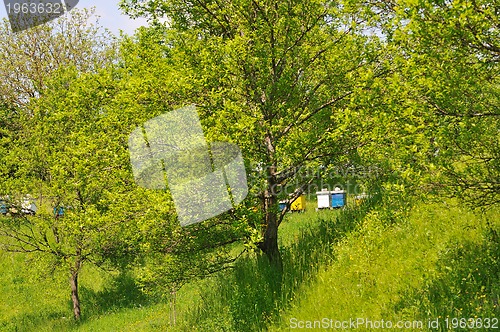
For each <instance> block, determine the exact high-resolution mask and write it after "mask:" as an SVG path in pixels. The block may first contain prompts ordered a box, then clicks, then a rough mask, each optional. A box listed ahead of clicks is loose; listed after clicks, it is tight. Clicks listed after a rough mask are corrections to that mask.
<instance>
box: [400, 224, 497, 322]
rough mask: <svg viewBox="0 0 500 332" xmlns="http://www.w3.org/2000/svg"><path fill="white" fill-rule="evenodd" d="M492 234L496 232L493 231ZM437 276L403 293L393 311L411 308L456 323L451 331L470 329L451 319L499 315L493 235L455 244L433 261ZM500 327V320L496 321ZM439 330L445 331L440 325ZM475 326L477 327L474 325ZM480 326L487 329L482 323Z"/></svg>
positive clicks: (495, 249)
mask: <svg viewBox="0 0 500 332" xmlns="http://www.w3.org/2000/svg"><path fill="white" fill-rule="evenodd" d="M494 234H496V232H495V233H494ZM437 271H438V276H437V278H435V279H434V280H429V282H428V284H427V285H426V286H425V287H424V288H423V289H420V290H418V291H415V292H413V293H411V294H406V296H405V297H404V298H403V299H402V301H401V302H400V303H398V304H397V305H396V307H395V311H402V310H404V309H406V308H411V307H413V308H415V309H416V311H417V314H418V315H419V316H420V318H421V319H422V320H427V319H436V318H437V317H441V318H442V319H443V320H444V319H445V318H446V317H449V319H450V321H449V324H452V323H457V324H458V325H457V326H451V325H450V328H451V327H453V330H454V331H455V330H456V331H466V330H470V329H471V328H472V329H474V328H473V327H469V328H462V327H460V324H459V323H460V322H459V321H457V322H453V321H452V318H456V317H458V318H462V317H466V318H469V317H471V318H474V317H477V318H481V319H482V320H483V322H482V323H483V324H485V323H486V322H485V321H484V319H485V318H489V319H492V318H494V317H497V319H498V317H499V315H500V303H499V301H500V242H499V241H498V237H497V236H496V235H494V236H491V234H488V235H487V236H486V237H485V239H484V241H483V242H482V243H480V244H478V243H473V242H465V243H457V244H455V245H454V248H452V249H451V250H450V251H449V252H448V253H446V254H445V255H444V256H443V257H441V258H440V260H439V261H438V263H437ZM496 324H497V326H498V327H500V322H497V323H496ZM441 325H442V326H441ZM441 325H440V329H439V331H447V330H448V329H446V328H445V325H444V324H441ZM476 328H479V327H476ZM483 329H486V330H488V328H486V326H485V325H483Z"/></svg>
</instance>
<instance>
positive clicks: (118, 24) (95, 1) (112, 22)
mask: <svg viewBox="0 0 500 332" xmlns="http://www.w3.org/2000/svg"><path fill="white" fill-rule="evenodd" d="M0 2H2V4H1V5H0V17H1V18H5V17H7V13H6V10H5V6H4V5H3V1H0ZM118 2H119V0H80V2H79V3H78V7H79V8H90V7H95V9H96V14H97V15H99V16H100V19H99V22H100V24H101V25H102V26H103V27H105V28H108V29H110V30H111V31H112V32H113V33H114V34H118V32H119V30H123V31H124V32H125V33H127V34H132V33H133V32H134V30H135V29H136V28H138V27H140V26H142V25H147V22H146V20H145V19H136V20H132V19H130V18H129V17H128V16H126V15H123V14H122V13H121V12H120V10H119V9H118Z"/></svg>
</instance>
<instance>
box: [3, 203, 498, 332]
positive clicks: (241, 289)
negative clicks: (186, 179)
mask: <svg viewBox="0 0 500 332" xmlns="http://www.w3.org/2000/svg"><path fill="white" fill-rule="evenodd" d="M406 203H407V202H405V201H403V200H397V199H395V198H394V197H391V200H390V201H388V200H386V199H384V198H383V197H381V196H374V197H372V198H371V199H370V200H369V201H366V202H365V203H364V204H363V205H361V206H357V207H354V206H350V207H349V208H347V209H344V210H335V211H318V212H315V211H314V209H313V208H312V204H309V206H308V211H306V212H305V213H297V214H289V215H288V216H287V218H286V219H285V221H284V223H283V225H282V226H281V227H280V241H281V242H280V249H281V252H282V256H283V262H284V275H283V279H281V278H278V276H277V275H276V274H275V272H274V270H273V269H271V268H270V267H269V264H268V262H267V259H266V257H264V256H262V255H260V254H258V253H248V254H247V255H246V256H244V257H242V258H241V259H240V260H238V261H237V262H236V265H235V267H234V269H231V270H226V271H222V272H220V273H218V274H215V275H213V276H212V277H210V278H207V279H204V280H198V281H196V282H193V283H191V284H188V285H186V286H185V287H184V288H182V289H181V290H180V291H179V292H178V294H177V301H176V306H175V311H176V317H177V319H176V324H175V325H174V324H173V322H172V320H171V317H172V312H171V309H172V306H171V305H169V303H163V302H159V301H154V299H152V298H148V297H146V296H144V295H143V294H142V293H141V292H140V290H139V289H138V288H137V286H136V284H135V282H134V280H133V278H132V277H131V276H129V275H126V274H125V275H124V274H117V275H110V274H108V273H105V272H103V271H99V270H97V269H91V268H86V269H85V270H84V271H83V273H82V276H81V280H82V281H81V282H82V284H81V286H82V290H81V295H82V305H83V312H84V314H85V316H84V318H83V320H82V321H81V322H80V323H75V322H73V321H72V319H71V318H70V317H68V315H69V313H70V305H71V304H70V302H69V296H68V295H69V294H68V291H67V289H66V288H67V285H66V284H65V283H61V282H55V280H60V278H56V279H53V280H52V279H50V278H48V277H47V276H45V277H44V276H33V272H32V271H33V270H32V269H31V268H29V267H28V265H27V263H29V262H30V260H29V258H28V259H27V260H26V258H21V257H19V256H11V255H7V254H1V256H0V267H1V268H2V269H3V271H2V273H0V291H1V292H0V330H1V331H71V330H74V331H264V330H271V331H272V330H276V331H278V330H283V331H287V330H290V319H292V318H296V319H299V320H316V319H321V318H325V317H327V318H331V319H336V320H343V319H349V318H358V317H362V318H368V319H372V320H376V319H384V320H391V321H399V320H412V321H413V320H420V321H425V322H428V320H429V319H434V318H438V317H441V318H443V317H447V316H450V317H486V316H488V317H493V316H497V317H498V313H499V306H498V301H499V294H500V282H499V280H500V270H499V269H500V264H499V263H500V258H499V257H500V246H499V241H498V235H497V234H498V232H499V231H500V225H499V218H498V215H499V214H498V212H499V211H490V212H489V214H487V215H484V216H483V215H478V214H475V213H473V212H471V211H467V210H466V209H465V208H462V207H461V206H459V205H458V204H457V203H456V202H450V201H446V202H440V203H439V202H437V203H436V202H435V203H428V202H421V203H418V204H417V205H416V207H414V208H413V209H411V210H410V207H411V206H410V205H407V204H406ZM47 278H48V279H47ZM63 280H64V278H63Z"/></svg>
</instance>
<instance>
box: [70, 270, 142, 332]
mask: <svg viewBox="0 0 500 332" xmlns="http://www.w3.org/2000/svg"><path fill="white" fill-rule="evenodd" d="M80 299H81V302H82V303H81V306H82V322H84V321H85V320H86V319H88V318H91V317H96V316H100V315H103V314H107V313H110V312H116V311H119V310H123V309H129V308H138V307H143V306H147V305H149V304H152V301H151V299H150V298H148V297H147V296H146V295H145V294H144V293H142V292H141V290H140V289H139V288H138V286H137V285H136V283H135V281H134V279H133V278H132V277H131V276H130V275H128V274H126V273H122V274H120V275H118V276H117V277H115V278H114V279H112V282H111V284H110V285H107V286H106V287H105V288H104V289H103V290H100V291H94V290H92V289H90V288H87V287H84V286H81V287H80ZM68 305H69V306H70V307H72V303H71V301H69V304H68Z"/></svg>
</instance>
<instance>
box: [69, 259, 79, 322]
mask: <svg viewBox="0 0 500 332" xmlns="http://www.w3.org/2000/svg"><path fill="white" fill-rule="evenodd" d="M81 264H82V263H81V261H80V259H77V261H76V263H75V266H74V267H73V268H72V269H71V278H70V285H71V301H72V302H73V316H74V317H75V319H76V320H79V319H80V298H79V297H78V274H79V273H80V267H81Z"/></svg>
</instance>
